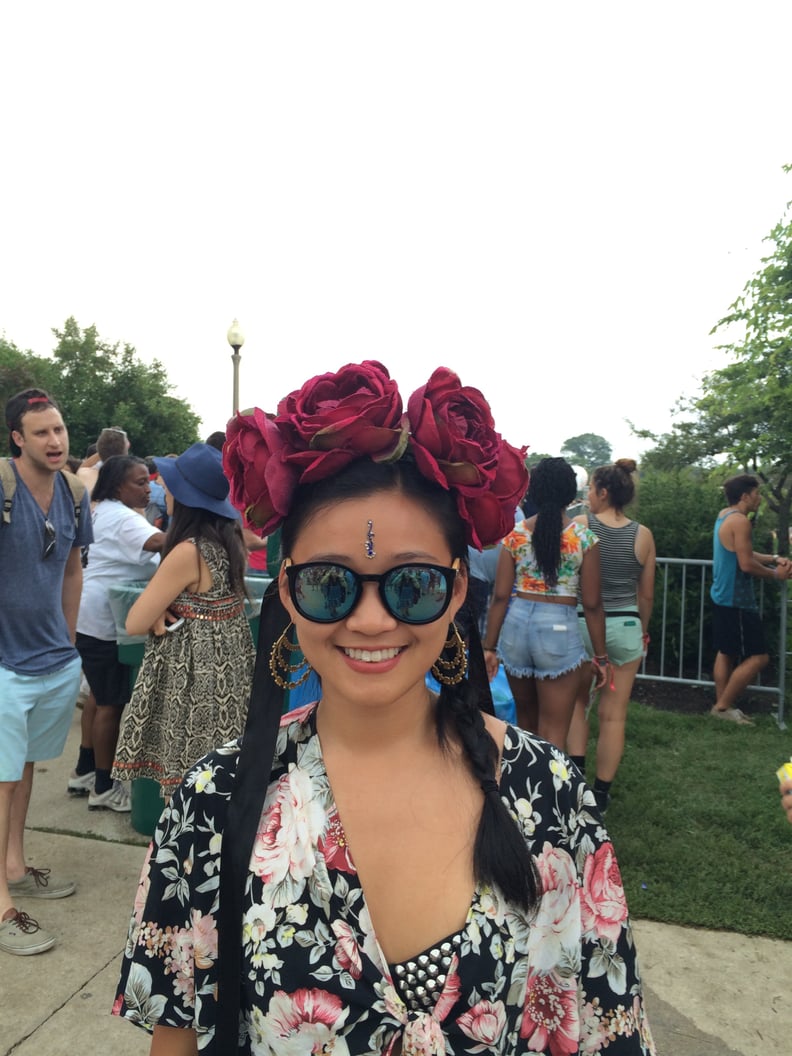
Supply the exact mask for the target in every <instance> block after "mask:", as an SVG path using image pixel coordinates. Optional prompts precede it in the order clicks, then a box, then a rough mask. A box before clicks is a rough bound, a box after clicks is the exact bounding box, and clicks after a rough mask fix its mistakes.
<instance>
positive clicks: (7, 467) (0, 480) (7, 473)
mask: <svg viewBox="0 0 792 1056" xmlns="http://www.w3.org/2000/svg"><path fill="white" fill-rule="evenodd" d="M0 484H2V485H3V521H2V523H3V524H10V523H11V503H12V502H13V501H14V492H15V491H16V485H17V482H16V473H14V470H13V467H12V465H11V459H10V458H0Z"/></svg>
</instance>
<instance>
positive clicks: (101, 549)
mask: <svg viewBox="0 0 792 1056" xmlns="http://www.w3.org/2000/svg"><path fill="white" fill-rule="evenodd" d="M149 494H150V492H149V473H148V469H147V468H146V463H145V462H144V461H143V460H142V459H141V458H134V457H132V456H130V455H114V456H113V457H112V458H109V459H108V460H107V461H106V462H103V463H102V467H101V469H100V470H99V476H98V478H97V481H96V486H95V487H94V490H93V496H92V498H93V503H92V505H93V532H94V541H93V543H92V544H91V547H90V550H89V552H88V564H87V565H86V568H85V571H84V573H83V589H82V596H81V599H80V612H79V616H78V618H77V641H76V645H77V650H78V652H79V654H80V657H81V658H82V662H83V670H84V672H85V677H86V678H87V680H88V684H89V686H90V687H91V691H92V693H93V695H94V697H95V698H96V713H95V716H94V720H93V723H92V729H91V735H92V736H91V739H92V741H93V747H92V748H91V747H88V746H87V745H85V744H81V746H80V758H79V760H78V762H77V767H76V770H75V773H74V775H73V776H72V778H71V779H70V781H69V791H70V792H81V791H83V792H88V793H89V795H88V806H89V808H90V809H91V810H99V809H103V810H114V811H117V812H122V813H123V812H127V811H129V810H130V800H129V793H128V792H127V791H126V788H125V787H124V786H123V785H121V783H120V782H118V781H116V782H114V781H113V780H112V779H111V777H110V771H111V769H112V766H113V756H114V755H115V748H116V742H117V740H118V730H119V726H120V722H121V712H122V710H123V707H124V705H125V704H126V702H127V701H128V700H129V693H130V687H129V668H128V667H127V666H126V665H124V664H122V663H120V662H119V659H118V644H117V641H116V626H115V620H114V619H113V613H112V610H111V608H110V588H111V587H113V586H116V585H117V584H119V583H126V582H130V581H134V580H141V579H144V580H147V579H151V577H152V576H153V575H154V572H155V571H156V569H157V566H158V565H159V551H160V550H161V549H162V546H163V543H164V542H165V533H164V532H160V531H159V530H158V529H157V528H155V527H154V526H153V525H151V524H149V522H148V521H147V520H146V518H145V517H143V516H142V514H140V513H139V512H138V511H139V510H141V509H145V507H146V505H147V503H148V500H149ZM92 772H93V780H91V773H92Z"/></svg>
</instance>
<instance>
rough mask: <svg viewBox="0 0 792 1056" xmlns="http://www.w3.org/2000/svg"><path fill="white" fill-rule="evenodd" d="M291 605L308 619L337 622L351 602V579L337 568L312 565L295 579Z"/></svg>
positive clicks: (353, 588)
mask: <svg viewBox="0 0 792 1056" xmlns="http://www.w3.org/2000/svg"><path fill="white" fill-rule="evenodd" d="M295 593H296V595H297V597H296V599H295V604H296V605H297V607H298V609H299V610H300V612H302V613H303V615H304V616H306V617H307V618H308V619H312V620H328V621H332V620H340V619H343V617H344V616H346V615H347V613H348V612H349V611H350V609H351V608H352V605H353V604H354V601H355V595H356V590H355V577H354V576H353V575H352V573H351V572H350V571H349V569H347V568H342V567H341V566H340V565H312V566H311V567H310V568H302V569H300V571H299V573H298V574H297V576H296V581H295Z"/></svg>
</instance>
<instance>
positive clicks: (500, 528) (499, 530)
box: [407, 367, 528, 549]
mask: <svg viewBox="0 0 792 1056" xmlns="http://www.w3.org/2000/svg"><path fill="white" fill-rule="evenodd" d="M407 417H408V418H409V420H410V448H411V450H412V452H413V455H414V457H415V461H416V463H417V465H418V468H419V469H420V471H421V472H422V473H423V474H424V476H426V477H428V478H429V479H430V480H434V481H436V482H437V483H438V484H440V485H441V486H442V487H444V488H454V489H455V490H456V494H457V507H458V509H459V514H460V516H461V517H462V519H463V520H464V521H465V523H466V524H467V526H468V541H469V542H470V543H471V544H472V545H473V546H475V547H478V548H479V549H481V548H482V547H484V546H488V545H489V544H491V543H496V542H498V541H499V540H500V539H502V538H503V537H504V535H506V534H508V532H509V531H510V530H511V528H512V527H513V525H514V508H515V506H516V505H517V503H518V502H519V500H520V499H521V498H522V496H523V495H524V494H525V491H526V489H527V487H528V471H527V469H526V468H525V450H524V449H523V450H522V451H519V450H518V449H517V448H514V447H512V446H511V444H507V443H506V441H505V440H503V439H502V437H501V435H500V433H498V432H497V431H496V429H495V423H494V422H493V420H492V413H491V411H490V407H489V404H488V403H487V401H486V400H485V399H484V396H483V395H482V394H481V392H479V390H478V389H474V388H472V387H471V386H467V385H464V386H463V385H462V384H461V383H460V380H459V378H458V376H457V375H456V374H455V373H454V372H453V371H452V370H449V369H448V368H447V367H438V368H437V370H436V371H435V372H434V373H433V374H432V376H431V377H430V378H429V381H428V382H427V383H426V385H424V386H423V388H420V389H417V390H416V391H415V392H414V393H413V394H412V396H411V397H410V399H409V401H408V404H407Z"/></svg>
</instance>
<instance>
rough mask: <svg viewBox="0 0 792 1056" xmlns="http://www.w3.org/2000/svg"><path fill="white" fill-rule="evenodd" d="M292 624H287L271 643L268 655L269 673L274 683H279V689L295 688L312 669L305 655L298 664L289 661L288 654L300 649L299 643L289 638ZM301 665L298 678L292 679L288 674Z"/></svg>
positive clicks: (297, 669) (291, 673) (298, 668)
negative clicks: (273, 642)
mask: <svg viewBox="0 0 792 1056" xmlns="http://www.w3.org/2000/svg"><path fill="white" fill-rule="evenodd" d="M293 626H294V624H293V623H290V624H289V626H288V627H287V628H286V629H285V631H284V632H283V634H282V635H281V636H280V638H279V639H278V640H277V642H275V644H274V645H273V647H272V649H271V650H270V655H269V669H270V674H271V675H272V678H273V680H274V681H275V683H276V684H277V685H279V686H280V688H281V689H296V688H297V687H298V686H301V685H302V684H303V682H305V680H306V679H307V678H308V676H309V675H310V674H311V672H312V671H313V668H312V667H311V665H310V664H309V663H308V661H307V660H306V659H305V657H303V659H302V660H301V661H300V662H299V663H298V664H290V663H289V656H288V654H289V653H296V652H298V651H299V649H300V645H299V643H294V642H292V641H290V640H289V631H290V630H291V629H292V627H293ZM302 667H304V668H305V671H303V672H302V674H301V675H300V676H299V678H297V679H296V680H292V678H291V677H290V676H291V675H293V674H294V673H295V672H297V671H299V670H300V668H302ZM281 672H283V674H281Z"/></svg>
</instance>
